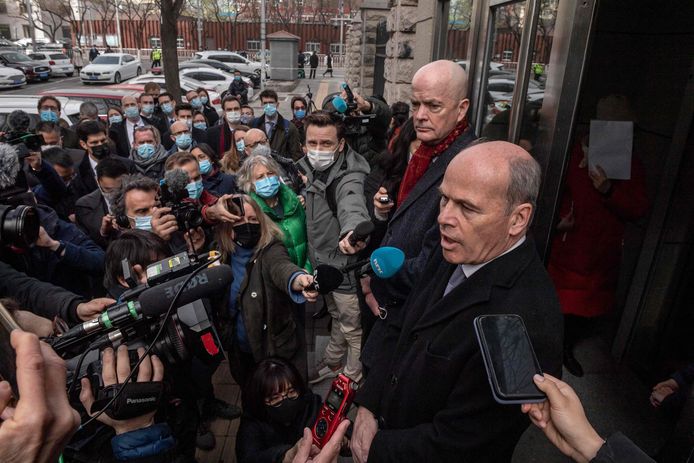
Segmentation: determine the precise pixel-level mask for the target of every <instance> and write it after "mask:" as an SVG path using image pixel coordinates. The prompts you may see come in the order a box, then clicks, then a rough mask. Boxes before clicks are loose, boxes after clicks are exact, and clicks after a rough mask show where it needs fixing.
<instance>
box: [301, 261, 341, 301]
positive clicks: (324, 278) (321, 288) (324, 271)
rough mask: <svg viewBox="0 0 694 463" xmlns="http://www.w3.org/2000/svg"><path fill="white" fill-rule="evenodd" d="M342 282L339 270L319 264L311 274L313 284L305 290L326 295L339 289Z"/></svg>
mask: <svg viewBox="0 0 694 463" xmlns="http://www.w3.org/2000/svg"><path fill="white" fill-rule="evenodd" d="M342 280H344V276H343V275H342V272H341V271H340V269H339V268H335V267H332V266H330V265H325V264H320V265H319V266H318V267H316V270H315V271H314V272H313V283H311V284H310V285H309V286H308V287H307V288H306V289H307V290H308V291H318V292H319V293H320V294H328V293H329V292H331V291H334V290H336V289H337V288H339V287H340V285H341V284H342Z"/></svg>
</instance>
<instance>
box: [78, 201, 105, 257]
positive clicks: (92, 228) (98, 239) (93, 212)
mask: <svg viewBox="0 0 694 463" xmlns="http://www.w3.org/2000/svg"><path fill="white" fill-rule="evenodd" d="M106 214H108V208H107V207H106V201H105V200H104V197H103V195H102V194H101V191H100V190H98V189H96V190H94V191H92V192H91V193H89V194H88V195H85V196H82V197H81V198H80V199H78V200H77V202H76V203H75V218H76V221H77V226H78V227H80V229H81V230H82V231H83V232H84V233H86V234H87V235H89V237H90V238H91V239H92V240H93V241H94V242H95V243H96V244H98V245H99V246H101V247H102V248H104V249H105V248H106V246H108V241H107V240H106V239H105V238H104V237H103V236H101V233H100V230H101V219H103V218H104V216H105V215H106Z"/></svg>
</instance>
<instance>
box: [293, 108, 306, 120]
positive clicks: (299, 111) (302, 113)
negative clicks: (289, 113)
mask: <svg viewBox="0 0 694 463" xmlns="http://www.w3.org/2000/svg"><path fill="white" fill-rule="evenodd" d="M294 116H296V118H297V119H299V120H301V119H303V118H304V117H306V110H305V109H297V110H296V111H294Z"/></svg>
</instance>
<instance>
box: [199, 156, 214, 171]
mask: <svg viewBox="0 0 694 463" xmlns="http://www.w3.org/2000/svg"><path fill="white" fill-rule="evenodd" d="M211 170H212V163H211V162H210V160H209V159H205V160H203V161H200V173H201V174H203V175H207V174H209V173H210V171H211Z"/></svg>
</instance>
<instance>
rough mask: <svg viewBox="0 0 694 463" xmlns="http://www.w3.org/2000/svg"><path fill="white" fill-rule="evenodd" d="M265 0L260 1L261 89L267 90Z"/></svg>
mask: <svg viewBox="0 0 694 463" xmlns="http://www.w3.org/2000/svg"><path fill="white" fill-rule="evenodd" d="M265 77H266V74H265V0H260V88H261V89H265Z"/></svg>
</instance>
